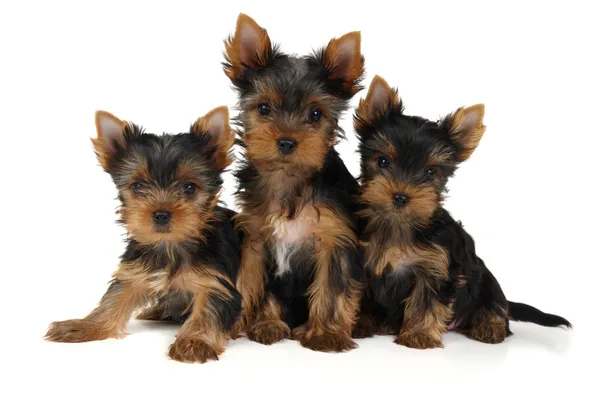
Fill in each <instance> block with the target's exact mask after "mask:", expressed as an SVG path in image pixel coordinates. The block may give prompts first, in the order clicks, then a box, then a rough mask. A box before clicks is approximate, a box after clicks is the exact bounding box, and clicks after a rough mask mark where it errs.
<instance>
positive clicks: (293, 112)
mask: <svg viewBox="0 0 600 398" xmlns="http://www.w3.org/2000/svg"><path fill="white" fill-rule="evenodd" d="M225 54H226V61H227V62H226V64H225V73H226V74H227V76H228V77H229V78H230V79H231V81H232V82H233V84H234V85H235V86H236V88H237V89H238V90H239V94H240V102H239V105H240V110H241V114H240V117H241V122H242V124H243V126H244V133H243V134H242V136H241V138H242V143H243V145H244V146H245V148H246V157H247V158H248V159H249V160H250V161H251V162H252V163H253V164H254V165H255V166H256V167H257V168H259V169H264V170H281V169H283V170H298V169H308V170H310V171H313V170H319V169H320V168H321V167H322V165H323V161H324V158H325V155H326V153H327V152H328V151H329V149H330V148H331V146H332V145H334V143H335V141H336V138H337V137H338V135H339V134H340V133H341V131H340V130H339V128H338V119H339V117H340V115H341V113H342V112H343V111H344V110H345V109H346V108H347V104H348V100H349V99H350V98H351V97H352V96H353V95H354V94H355V93H356V92H357V91H358V90H359V89H360V85H359V82H360V79H361V78H362V74H363V64H364V60H363V57H362V55H361V53H360V33H358V32H353V33H348V34H347V35H344V36H342V37H341V38H339V39H334V40H332V41H331V42H330V43H329V45H328V46H327V47H326V48H325V49H323V50H321V51H319V52H317V53H315V54H313V55H310V56H305V57H295V56H289V55H286V54H283V53H281V52H280V51H279V50H278V49H277V47H276V46H273V45H272V44H271V40H270V38H269V35H268V34H267V32H266V30H264V29H263V28H261V27H260V26H259V25H257V24H256V22H254V20H252V19H251V18H250V17H248V16H246V15H243V14H241V15H240V17H239V18H238V22H237V27H236V31H235V34H234V35H233V36H232V37H231V38H229V40H227V41H226V51H225Z"/></svg>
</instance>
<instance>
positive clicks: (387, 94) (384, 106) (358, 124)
mask: <svg viewBox="0 0 600 398" xmlns="http://www.w3.org/2000/svg"><path fill="white" fill-rule="evenodd" d="M391 109H397V110H398V111H400V112H402V100H401V99H400V97H399V96H398V90H397V89H395V88H391V87H390V85H389V84H388V83H387V82H386V81H385V80H384V79H383V78H382V77H381V76H378V75H376V76H375V77H374V78H373V81H371V85H370V86H369V92H368V93H367V96H366V97H365V98H361V99H360V102H359V103H358V108H356V113H355V115H354V128H355V129H356V131H357V132H358V133H359V134H360V133H361V130H363V129H364V128H367V127H369V126H371V125H372V124H373V123H374V122H375V121H376V120H377V119H379V118H381V117H382V116H383V115H385V113H386V112H388V111H389V110H391Z"/></svg>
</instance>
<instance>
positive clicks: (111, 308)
mask: <svg viewBox="0 0 600 398" xmlns="http://www.w3.org/2000/svg"><path fill="white" fill-rule="evenodd" d="M143 285H144V283H138V284H133V283H123V284H122V285H121V286H119V287H117V288H114V289H109V291H108V292H107V293H106V294H105V295H104V297H103V298H102V300H101V301H100V304H99V305H98V307H97V308H96V309H95V310H94V311H92V312H91V313H90V314H89V315H88V316H86V317H85V318H83V319H72V320H68V321H62V322H54V323H52V324H51V325H50V327H49V328H48V332H47V333H46V336H45V337H46V339H47V340H51V341H60V342H70V343H79V342H84V341H93V340H104V339H108V338H121V337H124V336H125V325H126V323H127V321H128V320H129V318H130V316H131V314H132V313H133V311H134V310H135V309H136V308H137V307H139V306H140V305H142V304H143V303H144V302H145V300H147V295H146V289H144V287H143Z"/></svg>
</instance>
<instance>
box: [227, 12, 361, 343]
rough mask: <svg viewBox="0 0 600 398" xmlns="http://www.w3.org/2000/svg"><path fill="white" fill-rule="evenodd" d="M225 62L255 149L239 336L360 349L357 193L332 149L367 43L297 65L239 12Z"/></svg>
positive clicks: (352, 42)
mask: <svg viewBox="0 0 600 398" xmlns="http://www.w3.org/2000/svg"><path fill="white" fill-rule="evenodd" d="M225 56H226V63H225V64H224V69H225V73H226V75H227V76H228V77H229V78H230V79H231V81H232V82H233V84H234V86H235V88H236V89H237V91H238V94H239V108H240V111H241V113H240V124H241V125H242V127H243V131H242V132H240V140H239V141H240V144H241V145H242V147H243V148H244V149H245V155H244V156H245V159H244V161H243V164H242V166H241V168H240V169H239V170H237V171H236V177H237V179H238V181H239V192H238V194H237V197H238V202H239V204H240V205H241V209H242V210H241V212H240V214H239V216H238V217H237V221H238V225H239V227H240V228H241V229H242V230H243V231H244V236H245V238H244V241H243V243H242V264H241V268H240V276H239V278H238V284H237V286H238V290H239V291H240V293H241V294H242V297H243V308H244V309H243V312H244V313H243V318H242V320H243V324H244V325H243V326H241V328H242V327H243V328H244V329H245V330H246V334H247V336H248V337H249V338H250V339H251V340H254V341H257V342H259V343H262V344H272V343H275V342H277V341H280V340H282V339H284V338H289V337H290V336H292V334H293V337H294V338H295V339H297V340H299V341H300V342H301V344H302V345H303V346H304V347H308V348H310V349H313V350H318V351H345V350H349V349H352V348H354V347H356V344H355V343H354V342H353V341H352V338H351V329H352V325H353V324H354V322H355V319H356V314H357V312H358V308H359V300H360V286H359V278H360V275H361V272H362V266H361V264H360V259H361V256H360V255H359V248H358V245H357V242H358V241H357V238H358V237H357V227H356V219H355V216H354V212H355V211H356V210H357V208H356V206H357V200H356V198H357V195H358V192H359V186H358V183H357V182H356V180H355V179H354V178H353V177H352V175H351V174H350V173H349V172H348V170H347V169H346V166H345V165H344V163H343V162H342V160H341V158H340V157H339V155H338V153H337V152H336V150H335V149H334V145H335V143H336V141H337V140H338V139H339V138H340V137H341V136H342V131H341V129H340V127H339V126H338V120H339V118H340V116H341V114H342V112H343V111H345V110H346V109H347V107H348V101H349V99H350V98H352V96H353V95H354V94H355V93H356V92H358V91H359V90H360V89H361V86H360V85H359V82H360V80H361V78H362V75H363V70H364V69H363V68H364V67H363V64H364V59H363V56H362V55H361V52H360V33H359V32H352V33H348V34H346V35H344V36H342V37H340V38H338V39H333V40H331V41H330V42H329V44H328V45H327V47H326V48H324V49H323V50H321V51H317V52H315V53H314V54H312V55H309V56H303V57H299V56H293V55H288V54H284V53H282V52H281V51H280V50H279V49H278V47H277V46H274V45H272V44H271V41H270V38H269V35H268V34H267V32H266V30H264V29H263V28H261V27H260V26H259V25H258V24H256V22H255V21H254V20H253V19H251V18H250V17H248V16H246V15H244V14H240V16H239V18H238V21H237V27H236V31H235V34H234V35H233V36H232V37H230V38H229V39H228V40H227V41H226V51H225ZM292 330H293V333H292Z"/></svg>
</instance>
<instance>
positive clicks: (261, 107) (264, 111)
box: [256, 102, 271, 116]
mask: <svg viewBox="0 0 600 398" xmlns="http://www.w3.org/2000/svg"><path fill="white" fill-rule="evenodd" d="M256 110H257V111H258V114H259V115H261V116H267V115H268V114H269V113H271V107H270V106H269V104H267V103H266V102H263V103H262V104H258V108H256Z"/></svg>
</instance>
